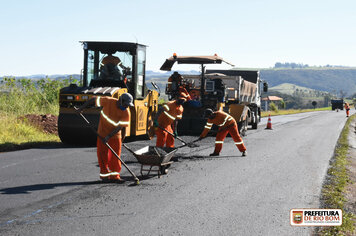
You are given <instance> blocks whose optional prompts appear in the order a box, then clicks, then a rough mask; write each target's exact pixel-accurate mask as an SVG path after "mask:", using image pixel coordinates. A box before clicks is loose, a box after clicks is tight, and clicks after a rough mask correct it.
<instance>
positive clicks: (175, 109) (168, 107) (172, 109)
mask: <svg viewBox="0 0 356 236" xmlns="http://www.w3.org/2000/svg"><path fill="white" fill-rule="evenodd" d="M182 114H183V106H182V105H178V104H177V102H176V101H171V102H168V103H166V104H164V105H163V112H162V113H161V114H160V116H159V117H158V124H159V125H160V126H161V127H167V126H168V125H171V124H172V123H173V121H175V120H176V119H178V120H179V119H182Z"/></svg>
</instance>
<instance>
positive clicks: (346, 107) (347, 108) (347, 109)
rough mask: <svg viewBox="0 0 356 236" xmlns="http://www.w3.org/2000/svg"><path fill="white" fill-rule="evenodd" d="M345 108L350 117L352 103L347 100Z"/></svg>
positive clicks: (347, 115)
mask: <svg viewBox="0 0 356 236" xmlns="http://www.w3.org/2000/svg"><path fill="white" fill-rule="evenodd" d="M345 110H346V117H349V115H350V105H349V104H348V103H347V102H345Z"/></svg>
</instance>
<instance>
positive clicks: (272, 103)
mask: <svg viewBox="0 0 356 236" xmlns="http://www.w3.org/2000/svg"><path fill="white" fill-rule="evenodd" d="M269 110H270V111H278V108H277V106H276V104H275V103H274V102H271V103H270V104H269Z"/></svg>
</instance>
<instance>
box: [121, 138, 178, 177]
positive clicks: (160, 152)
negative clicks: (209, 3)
mask: <svg viewBox="0 0 356 236" xmlns="http://www.w3.org/2000/svg"><path fill="white" fill-rule="evenodd" d="M122 145H123V146H124V147H125V148H126V149H127V150H128V151H129V152H131V153H132V154H133V155H134V156H135V157H136V159H137V161H138V163H140V164H141V171H140V173H141V176H144V172H145V173H146V176H148V175H149V174H150V173H151V171H152V172H156V173H157V175H158V177H159V178H160V177H161V175H165V174H167V173H168V168H169V167H170V165H171V164H172V163H173V161H171V158H172V157H173V154H174V153H175V152H176V151H177V150H178V148H169V147H155V146H146V147H143V148H141V149H139V150H137V151H133V150H131V148H129V147H128V146H127V145H126V144H122ZM154 167H156V168H154Z"/></svg>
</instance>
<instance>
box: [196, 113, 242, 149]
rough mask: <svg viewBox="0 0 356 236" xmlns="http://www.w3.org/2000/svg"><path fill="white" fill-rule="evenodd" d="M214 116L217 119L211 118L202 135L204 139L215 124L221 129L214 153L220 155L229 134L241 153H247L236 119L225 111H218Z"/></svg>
mask: <svg viewBox="0 0 356 236" xmlns="http://www.w3.org/2000/svg"><path fill="white" fill-rule="evenodd" d="M214 114H215V117H214V118H213V119H210V118H209V119H208V121H207V122H206V125H205V127H204V130H203V132H202V133H201V135H200V138H204V137H205V136H206V135H207V134H208V132H209V130H210V129H211V127H212V126H213V124H214V125H217V126H218V127H219V129H218V133H217V134H216V139H215V150H214V153H220V151H221V149H222V146H223V143H224V139H225V137H226V135H227V134H228V133H230V135H231V137H232V138H233V140H234V142H235V145H236V147H237V148H238V149H239V151H240V152H244V151H246V147H245V145H244V143H243V141H242V138H241V137H240V134H239V131H238V130H237V124H236V121H235V119H234V118H233V117H232V116H230V115H229V114H227V113H225V112H223V111H216V112H214Z"/></svg>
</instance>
